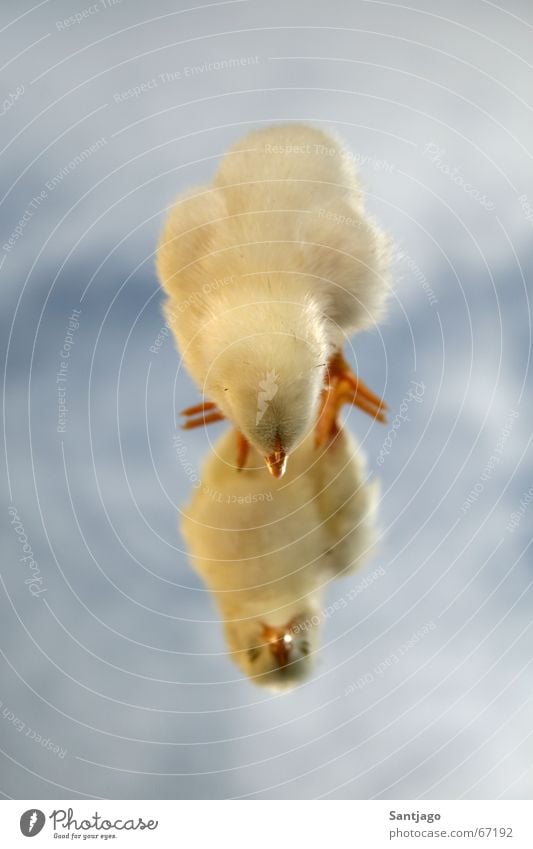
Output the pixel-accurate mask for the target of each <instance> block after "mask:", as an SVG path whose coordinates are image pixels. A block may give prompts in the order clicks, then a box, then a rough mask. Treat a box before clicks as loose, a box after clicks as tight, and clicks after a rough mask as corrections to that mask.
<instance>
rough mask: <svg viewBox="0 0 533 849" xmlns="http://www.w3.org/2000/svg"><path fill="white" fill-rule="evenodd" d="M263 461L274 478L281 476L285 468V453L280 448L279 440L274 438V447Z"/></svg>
mask: <svg viewBox="0 0 533 849" xmlns="http://www.w3.org/2000/svg"><path fill="white" fill-rule="evenodd" d="M265 463H266V464H267V466H268V471H269V472H270V474H271V475H272V476H273V477H275V478H282V477H283V475H284V474H285V469H286V468H287V453H286V451H285V449H284V448H282V445H281V440H280V439H279V438H278V439H277V440H276V449H275V451H273V452H272V454H268V455H267V456H266V457H265Z"/></svg>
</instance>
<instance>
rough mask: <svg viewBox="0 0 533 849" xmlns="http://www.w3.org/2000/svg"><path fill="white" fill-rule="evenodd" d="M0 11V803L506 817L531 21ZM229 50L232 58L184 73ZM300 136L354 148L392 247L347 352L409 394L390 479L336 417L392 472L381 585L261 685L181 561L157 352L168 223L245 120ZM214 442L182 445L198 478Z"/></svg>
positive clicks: (160, 7) (518, 587)
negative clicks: (398, 801) (158, 255)
mask: <svg viewBox="0 0 533 849" xmlns="http://www.w3.org/2000/svg"><path fill="white" fill-rule="evenodd" d="M84 9H85V10H91V9H92V11H86V16H85V17H84V16H83V10H84ZM0 14H1V20H0V44H1V48H2V49H1V51H0V53H1V56H2V62H3V69H2V82H1V92H0V94H1V99H2V101H3V105H2V106H1V108H0V111H1V115H0V128H1V153H0V157H1V158H0V163H1V167H0V202H1V210H2V215H1V228H2V234H1V249H0V275H1V278H2V286H1V288H0V324H1V330H2V352H3V353H2V357H3V364H4V369H3V371H4V378H5V394H4V397H5V406H4V427H5V431H4V434H5V436H4V440H5V441H4V447H5V451H4V456H3V460H2V462H3V463H4V464H6V458H7V466H6V467H5V472H6V474H5V476H4V479H5V481H6V485H5V486H4V488H3V499H4V506H3V508H2V513H3V517H4V521H3V531H2V552H3V556H2V561H1V570H0V574H1V584H0V592H1V594H2V606H3V614H2V618H1V626H0V628H1V634H0V648H1V655H0V664H1V671H2V674H1V681H2V685H1V691H0V699H1V702H2V704H1V706H0V747H1V751H2V754H1V758H2V770H1V776H2V779H1V786H0V790H1V791H2V792H3V794H4V795H5V796H7V797H14V798H66V797H67V798H68V797H79V798H86V797H108V798H226V797H234V796H237V797H241V796H245V797H252V798H278V797H279V798H286V797H289V798H311V797H319V796H325V797H328V798H373V797H381V798H404V799H410V798H423V797H426V798H459V797H464V798H496V797H503V798H529V797H530V796H531V791H532V772H531V767H532V763H533V757H532V756H533V741H532V736H531V735H532V731H533V724H532V710H531V696H532V688H531V681H532V672H531V670H532V667H531V661H532V652H531V645H532V641H531V605H532V590H531V582H532V580H533V569H532V560H531V553H530V549H529V544H530V542H531V521H532V516H533V504H529V503H526V502H528V499H529V500H531V494H533V489H531V490H530V488H531V487H532V485H533V480H532V474H531V460H530V451H529V448H530V443H531V420H532V415H531V413H532V410H531V403H530V395H529V388H530V387H529V357H530V347H531V346H530V340H531V334H530V331H531V326H530V304H529V299H528V288H529V281H530V277H531V271H532V265H533V211H530V212H529V217H530V218H531V220H528V206H527V205H528V204H529V205H530V207H529V208H531V207H533V180H532V169H531V162H532V143H531V131H530V130H531V117H532V116H531V111H532V105H533V103H532V96H531V92H532V90H533V88H532V82H533V74H532V67H531V64H529V63H528V56H529V55H530V50H529V49H528V48H529V46H530V44H531V38H532V32H533V14H532V11H531V7H530V5H529V4H528V3H527V2H525V0H524V2H520V0H512V2H508V3H507V4H506V5H505V8H503V7H501V8H500V7H499V6H498V5H497V4H495V3H492V2H487V0H471V2H469V3H468V4H464V3H459V2H450V3H448V4H447V5H446V6H445V7H444V6H443V5H442V4H441V3H437V2H430V3H422V2H419V3H418V4H417V3H414V4H410V5H402V4H399V3H395V2H385V1H384V0H383V1H382V0H371V2H368V0H364V2H362V0H356V2H350V3H349V2H341V0H331V1H330V2H328V3H323V4H319V5H313V4H310V3H307V2H304V1H303V0H294V2H290V3H285V2H278V0H273V1H272V2H269V3H262V2H256V0H238V1H237V2H227V3H211V4H202V5H200V4H195V3H193V2H187V3H186V4H181V3H178V4H176V3H171V2H164V0H154V2H152V3H150V4H148V5H146V4H134V3H132V2H127V0H122V2H117V3H115V4H112V3H110V2H108V3H106V4H102V3H98V4H95V5H93V6H90V4H87V5H83V3H80V4H73V3H67V2H61V0H45V2H41V3H39V4H37V5H35V6H34V7H32V6H31V5H30V4H28V3H26V2H22V3H19V4H17V7H16V9H15V8H14V7H13V8H9V7H8V4H4V5H3V7H2V10H1V13H0ZM76 14H81V18H80V19H79V21H76V20H74V22H73V23H71V24H70V25H69V26H67V25H66V24H65V23H64V21H65V19H66V18H68V17H69V16H72V15H76ZM15 16H18V17H15ZM235 59H239V60H242V59H247V60H248V61H247V63H241V64H240V67H238V68H235V67H229V68H224V69H222V70H216V69H214V68H212V69H211V70H210V69H209V67H206V66H208V65H209V63H215V62H220V61H221V60H235ZM233 64H234V63H233ZM202 67H203V70H202ZM195 68H196V70H195ZM187 69H189V70H187ZM199 69H200V70H199ZM160 75H161V76H160ZM154 80H155V84H154V83H153V81H154ZM143 84H144V90H141V92H140V93H139V94H138V95H135V94H133V95H132V94H130V95H127V94H125V93H126V92H128V90H131V89H133V88H134V87H141V86H142V85H143ZM17 93H18V95H17V97H16V98H15V97H13V95H14V94H17ZM293 120H299V121H309V122H312V123H315V124H317V125H319V126H324V127H330V128H333V129H336V130H337V131H338V132H339V133H341V134H342V135H343V136H344V138H345V140H346V143H347V145H348V146H349V147H350V148H351V150H352V151H354V153H355V154H356V155H357V157H359V158H360V162H361V166H360V170H361V176H362V179H363V181H364V183H365V186H366V190H367V197H368V205H369V208H370V209H371V210H372V212H373V213H375V215H376V216H377V217H378V219H379V221H380V222H382V224H383V226H384V227H385V228H386V229H388V230H389V231H390V233H391V234H392V236H393V238H394V240H395V244H396V258H395V265H394V280H395V292H394V295H393V297H392V299H391V304H390V310H389V314H388V317H387V319H386V321H385V322H384V324H383V325H382V326H381V327H380V328H379V331H375V332H373V333H368V334H366V335H364V336H361V337H356V338H355V340H354V343H353V344H354V352H355V356H356V357H357V363H358V365H359V366H360V368H361V371H362V373H363V374H364V376H365V380H367V381H368V383H369V385H370V386H372V387H373V388H374V389H376V390H378V391H383V393H384V394H385V396H386V398H387V401H388V402H389V404H390V406H391V407H392V410H393V411H394V410H395V409H398V407H399V405H400V404H401V402H402V399H403V398H404V397H405V395H406V394H407V392H408V391H409V388H410V386H411V381H412V380H416V381H419V382H423V384H424V386H425V390H424V395H423V401H422V403H420V404H416V405H415V404H411V405H410V407H409V418H410V420H409V421H408V422H404V423H403V424H402V426H401V428H400V429H399V431H398V433H397V438H396V439H395V440H394V443H393V447H392V449H391V451H390V454H389V455H387V456H386V458H385V460H384V462H383V463H382V464H381V465H379V464H378V462H377V458H378V456H379V452H380V449H381V447H382V444H383V440H384V439H385V437H386V430H384V429H383V427H381V426H380V425H379V424H377V423H376V424H373V423H372V422H371V420H370V419H369V418H367V417H364V416H363V415H362V414H360V413H359V412H357V411H353V412H351V413H350V414H349V416H348V420H347V421H348V426H349V427H350V429H351V430H353V432H354V433H355V434H356V435H357V437H358V439H359V440H360V442H361V444H362V450H363V451H364V453H365V454H366V456H367V458H368V463H369V467H370V469H372V470H373V472H374V473H375V474H376V475H378V476H379V478H380V480H381V503H380V513H379V521H380V529H381V532H382V540H381V545H380V549H379V552H378V553H377V554H376V555H375V556H374V558H373V560H372V561H371V562H369V563H368V566H367V572H368V573H370V572H371V571H372V570H373V569H375V568H377V567H378V566H381V567H382V569H383V570H384V572H385V574H384V575H382V576H381V577H380V578H379V580H377V581H375V582H373V583H372V585H371V586H370V587H369V588H368V589H366V590H365V592H363V593H361V594H359V595H358V596H357V598H356V600H354V601H353V602H351V603H350V604H349V605H348V606H347V607H346V608H345V609H343V610H342V611H340V612H338V613H337V614H336V615H335V616H332V617H331V618H330V619H329V620H328V621H327V623H326V627H325V634H324V645H323V649H322V653H321V658H320V660H319V663H318V665H317V670H316V675H315V677H314V679H313V680H312V681H310V682H309V683H307V684H305V685H304V686H302V687H300V688H299V689H298V690H296V691H294V692H292V693H289V694H284V695H281V696H275V695H272V694H269V693H267V692H263V691H260V690H256V689H254V688H253V687H252V686H251V685H250V684H249V683H248V682H247V681H246V680H244V679H243V678H242V676H241V675H240V674H239V672H238V671H237V670H236V668H235V667H234V666H233V665H232V664H231V663H230V661H229V660H228V659H227V658H226V656H225V654H224V643H223V640H222V634H221V630H220V627H219V624H218V622H217V615H216V611H215V609H214V607H213V604H212V602H211V600H210V598H209V596H208V594H207V593H206V592H205V590H204V589H203V588H202V586H201V585H200V583H199V580H198V579H197V577H196V576H195V575H194V573H193V572H192V571H191V570H190V568H189V566H188V564H187V557H186V554H185V552H184V550H183V549H184V544H183V541H182V539H181V537H180V535H179V532H178V530H177V520H178V513H179V508H180V506H183V505H184V504H185V503H186V501H187V499H188V496H189V493H190V482H189V480H188V478H187V476H186V475H185V474H184V471H183V468H182V467H181V465H180V463H179V461H178V458H177V456H176V453H175V450H174V446H173V437H174V435H175V433H176V411H177V410H179V409H181V408H182V407H183V406H185V405H186V404H189V403H193V402H194V401H195V400H196V398H197V391H196V390H195V388H194V387H193V385H192V383H191V381H190V380H189V378H188V377H187V375H186V374H184V372H183V369H182V368H181V367H180V362H179V357H178V355H177V353H176V351H175V349H174V346H173V344H172V342H171V341H170V340H167V341H165V342H164V344H163V345H162V346H161V348H160V350H159V353H157V354H154V353H152V352H150V350H149V349H150V346H151V345H153V342H154V339H155V338H156V337H157V335H158V333H159V331H160V329H161V327H162V325H163V321H162V318H161V314H160V302H161V296H160V292H159V288H158V284H157V281H156V277H155V273H154V257H153V253H154V248H155V244H156V240H157V236H158V232H159V229H160V227H161V223H162V220H163V217H164V215H165V210H166V209H167V208H168V206H169V204H170V203H171V202H172V199H173V198H174V197H175V196H176V195H177V194H178V193H179V192H180V191H182V190H183V189H185V188H187V187H190V186H193V185H196V184H201V183H205V182H206V181H208V180H209V179H210V178H211V176H212V175H213V173H214V171H215V168H216V165H217V162H218V160H219V158H220V156H221V155H222V154H223V152H224V151H225V149H226V148H227V146H228V145H229V144H230V143H231V142H232V141H234V140H236V139H237V138H238V137H239V136H240V135H242V134H243V133H244V132H246V131H247V130H248V129H250V128H254V127H259V126H262V125H268V124H271V123H275V122H278V121H293ZM98 140H101V141H100V142H99V144H97V147H96V149H95V150H94V152H92V153H91V155H90V156H86V157H85V158H84V159H83V160H82V161H81V162H79V164H77V165H76V167H74V168H72V169H70V170H69V171H68V173H67V175H66V176H64V178H63V179H61V180H58V181H57V184H56V185H55V187H54V188H53V189H49V188H47V183H49V184H50V181H53V179H54V177H55V176H56V175H58V174H60V172H61V171H62V169H64V168H65V167H66V166H68V164H69V163H70V162H71V161H72V160H74V159H75V157H76V156H79V155H80V153H81V152H82V151H83V150H85V149H87V148H89V147H90V146H91V145H95V144H96V143H97V142H98ZM454 176H455V180H454V179H452V178H453V177H454ZM465 184H466V185H467V186H468V189H466V188H465ZM43 192H44V194H42V193H43ZM39 195H41V197H40V203H39V204H36V203H35V202H34V206H32V205H31V204H32V199H33V198H35V197H36V196H39ZM28 211H29V212H28ZM25 214H26V218H27V221H26V222H25V226H24V227H23V228H22V229H21V234H20V237H19V238H18V239H17V240H16V241H14V243H13V244H12V245H9V238H10V236H11V234H12V233H13V232H14V231H15V228H16V227H17V225H18V222H19V220H20V219H21V218H22V217H23V216H24V215H25ZM429 290H431V292H432V293H433V295H432V296H430V293H429ZM74 309H76V310H81V315H80V317H79V325H80V326H79V328H78V329H77V330H76V331H75V334H74V344H73V346H72V348H71V350H70V357H69V365H68V378H67V381H66V398H67V407H68V412H67V414H66V424H65V432H64V433H58V432H57V425H58V403H57V384H56V374H57V371H58V367H59V364H60V362H61V357H60V354H61V350H62V348H63V345H64V340H65V334H66V329H67V326H68V320H69V316H70V315H71V314H72V311H73V310H74ZM509 422H511V424H510V425H509ZM223 428H224V425H220V426H216V428H213V429H212V430H211V431H210V432H209V434H207V433H205V432H193V433H191V434H190V435H187V438H186V445H187V450H188V452H189V458H190V461H191V463H192V464H193V465H194V467H195V468H200V465H201V462H202V458H204V457H205V456H206V454H207V451H208V449H209V440H210V439H211V440H212V439H214V438H215V436H216V435H217V434H218V433H219V432H222V430H223ZM505 429H506V431H505ZM491 457H496V460H494V461H492V463H491V459H490V458H491ZM487 464H490V465H491V469H490V471H489V472H487V471H486V467H487ZM472 490H474V491H475V492H476V496H475V498H474V499H472V498H471V499H470V504H469V505H468V506H467V507H465V502H466V501H467V499H468V497H469V493H470V492H471V491H472ZM529 491H530V495H529V496H528V495H526V494H527V493H528V492H529ZM521 501H522V506H521ZM10 506H11V507H12V508H16V510H17V512H18V516H19V518H20V521H21V522H22V524H23V526H24V530H25V533H26V535H27V538H28V540H29V544H30V545H31V549H32V552H33V554H34V557H35V560H36V561H38V564H39V569H40V576H41V578H42V584H41V587H42V588H43V589H45V590H46V591H45V592H43V593H42V594H41V595H40V596H38V597H32V595H31V593H30V591H29V589H28V585H27V584H25V579H26V578H27V577H28V575H29V569H28V567H27V565H26V563H25V562H24V561H21V559H20V558H21V557H22V556H24V552H23V550H22V548H21V545H20V543H19V541H18V538H17V535H16V533H15V531H14V526H13V525H12V524H11V519H12V514H10V513H9V512H8V510H9V508H10ZM513 513H515V514H517V515H518V519H516V517H515V522H514V524H515V525H516V527H511V526H510V525H509V523H510V521H511V516H512V514H513ZM362 577H363V573H360V574H358V575H355V576H352V577H350V578H347V579H345V580H343V581H341V582H339V583H338V584H336V585H333V586H332V587H331V589H330V591H329V595H328V601H330V602H331V601H334V600H335V599H336V598H340V597H341V596H344V595H346V594H347V593H349V592H350V590H351V589H353V587H354V586H355V585H356V584H357V583H358V582H359V581H361V580H362ZM427 623H432V624H434V626H435V627H434V628H433V629H432V630H431V631H430V633H429V634H428V635H427V636H425V637H424V639H423V640H421V641H419V642H418V643H417V644H416V645H415V646H414V647H413V648H412V649H410V650H409V651H408V652H407V653H406V654H404V655H403V657H402V658H401V659H400V660H399V661H398V662H397V663H394V664H393V665H392V666H391V667H390V668H389V669H388V671H386V672H385V673H383V674H375V673H373V670H375V668H376V667H377V666H378V664H380V663H381V662H382V661H385V660H386V659H387V658H390V657H391V656H392V655H394V653H397V652H398V650H399V649H400V647H401V646H402V644H403V643H405V642H406V641H407V640H409V639H410V637H411V636H412V634H413V633H414V632H415V631H417V630H418V629H420V628H421V627H422V626H423V625H425V624H427ZM365 674H369V677H370V678H371V679H372V680H371V681H370V682H369V683H368V684H366V686H364V687H362V688H360V689H359V690H357V691H356V692H355V693H352V694H350V695H346V692H347V689H348V688H349V685H350V684H351V683H353V682H354V681H357V680H358V679H359V678H360V677H361V676H364V675H365ZM19 729H20V730H19ZM32 732H33V733H32ZM36 734H39V735H40V736H41V738H42V739H43V740H44V741H46V740H47V739H50V741H51V744H50V745H51V746H57V747H59V751H58V752H57V753H55V752H54V751H53V750H51V749H48V748H45V747H43V745H41V744H40V743H39V742H38V739H37V738H36Z"/></svg>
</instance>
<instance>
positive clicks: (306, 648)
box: [300, 640, 309, 654]
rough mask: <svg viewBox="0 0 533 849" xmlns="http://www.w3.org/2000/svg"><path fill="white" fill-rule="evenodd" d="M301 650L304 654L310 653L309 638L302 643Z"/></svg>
mask: <svg viewBox="0 0 533 849" xmlns="http://www.w3.org/2000/svg"><path fill="white" fill-rule="evenodd" d="M300 651H301V653H302V654H309V643H308V641H307V640H303V641H302V642H301V643H300Z"/></svg>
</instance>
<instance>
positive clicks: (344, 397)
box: [315, 351, 387, 446]
mask: <svg viewBox="0 0 533 849" xmlns="http://www.w3.org/2000/svg"><path fill="white" fill-rule="evenodd" d="M343 404H353V405H354V406H356V407H359V409H361V410H363V411H364V412H365V413H368V415H369V416H373V417H374V418H375V419H377V420H378V421H380V422H386V417H385V412H384V411H385V410H386V409H387V405H386V404H385V402H384V401H382V400H381V398H378V396H377V395H375V394H374V393H373V392H372V391H371V390H370V389H369V388H368V387H367V386H365V384H364V383H363V381H362V380H361V378H359V377H357V376H356V375H355V374H354V373H353V371H352V370H351V368H350V366H349V364H348V363H347V362H346V360H345V359H344V356H343V355H342V352H341V351H338V352H337V353H336V354H334V355H333V357H332V358H331V360H330V361H329V363H328V374H327V378H326V386H325V388H324V394H323V396H322V405H321V410H320V414H319V417H318V421H317V425H316V430H315V441H316V445H317V446H320V445H324V444H326V443H327V442H328V441H329V440H330V439H331V438H332V437H333V436H335V434H336V433H337V432H338V430H339V425H338V422H337V419H338V415H339V412H340V409H341V407H342V405H343Z"/></svg>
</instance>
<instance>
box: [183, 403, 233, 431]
mask: <svg viewBox="0 0 533 849" xmlns="http://www.w3.org/2000/svg"><path fill="white" fill-rule="evenodd" d="M181 415H182V416H187V417H188V416H197V417H196V418H187V421H186V422H184V423H183V424H182V428H183V430H192V428H194V427H200V426H201V425H206V424H211V423H212V422H221V421H222V420H223V419H224V414H223V413H221V412H220V410H217V407H216V404H214V403H213V402H212V401H204V402H203V403H202V404H195V405H194V406H193V407H186V409H185V410H182V411H181Z"/></svg>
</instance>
